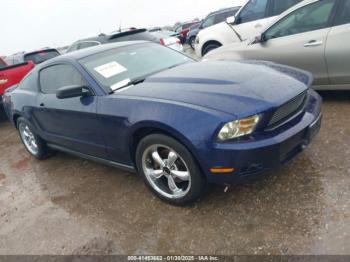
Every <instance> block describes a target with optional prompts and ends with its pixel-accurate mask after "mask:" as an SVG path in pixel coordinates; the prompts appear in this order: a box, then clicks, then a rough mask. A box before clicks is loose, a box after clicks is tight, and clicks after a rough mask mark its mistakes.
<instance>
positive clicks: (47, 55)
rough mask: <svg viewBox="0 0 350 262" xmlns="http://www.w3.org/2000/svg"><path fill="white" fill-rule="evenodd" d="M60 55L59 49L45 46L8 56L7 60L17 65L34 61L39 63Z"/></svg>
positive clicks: (10, 63)
mask: <svg viewBox="0 0 350 262" xmlns="http://www.w3.org/2000/svg"><path fill="white" fill-rule="evenodd" d="M59 55H61V54H60V52H58V51H57V49H54V48H43V49H40V50H36V51H33V52H27V53H26V52H23V53H18V54H15V55H11V56H8V57H6V62H7V63H8V64H9V65H16V64H21V63H25V62H29V61H32V62H33V63H34V64H36V65H38V64H41V63H43V62H45V61H47V60H49V59H52V58H54V57H56V56H59Z"/></svg>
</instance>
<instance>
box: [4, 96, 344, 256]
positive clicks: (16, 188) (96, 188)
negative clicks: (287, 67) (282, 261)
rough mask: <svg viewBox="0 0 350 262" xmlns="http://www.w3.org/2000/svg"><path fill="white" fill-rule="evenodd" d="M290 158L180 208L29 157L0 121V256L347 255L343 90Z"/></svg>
mask: <svg viewBox="0 0 350 262" xmlns="http://www.w3.org/2000/svg"><path fill="white" fill-rule="evenodd" d="M322 95H323V97H324V106H323V112H324V121H323V127H322V130H321V133H320V134H319V136H317V137H316V139H315V140H314V142H313V143H312V145H311V146H310V147H309V148H308V149H307V150H306V151H305V152H304V153H303V154H301V155H300V156H299V157H297V158H296V159H295V160H294V161H292V162H291V163H289V164H288V165H287V166H285V167H283V168H282V169H280V170H277V171H275V172H272V173H270V174H269V175H268V176H265V177H264V178H262V179H260V180H258V181H254V182H250V183H247V184H244V185H239V186H235V187H231V188H230V190H229V191H228V192H227V193H224V191H223V188H221V187H213V188H211V189H210V191H209V193H208V195H207V196H206V197H205V198H204V199H203V200H202V201H201V202H199V203H196V204H194V205H193V206H190V207H185V208H180V207H174V206H170V205H168V204H166V203H163V202H161V201H160V200H158V199H157V198H156V197H154V196H153V195H152V194H151V193H150V192H149V191H148V190H147V189H146V187H145V186H144V185H143V183H142V181H141V179H140V178H139V177H137V176H136V175H133V174H129V173H126V172H122V171H119V170H117V169H115V168H111V167H106V166H103V165H100V164H96V163H94V162H90V161H86V160H82V159H79V158H75V157H72V156H70V155H66V154H63V153H57V154H56V155H55V156H53V157H51V158H50V159H48V160H46V161H37V160H35V159H33V158H32V157H30V156H29V155H28V153H27V152H26V151H25V149H24V147H23V146H22V144H21V143H20V140H19V137H18V135H17V132H16V130H15V129H14V128H13V127H12V126H11V125H10V123H8V122H2V123H0V152H1V155H0V254H217V255H219V254H236V255H238V254H350V200H349V197H350V121H349V116H350V92H335V93H322Z"/></svg>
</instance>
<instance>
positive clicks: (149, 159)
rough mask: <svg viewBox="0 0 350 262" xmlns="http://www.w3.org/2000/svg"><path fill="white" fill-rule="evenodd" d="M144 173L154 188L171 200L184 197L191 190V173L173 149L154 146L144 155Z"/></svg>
mask: <svg viewBox="0 0 350 262" xmlns="http://www.w3.org/2000/svg"><path fill="white" fill-rule="evenodd" d="M142 168H143V172H144V174H145V176H146V178H147V180H148V182H149V183H150V184H151V186H152V188H153V189H154V190H156V191H157V192H158V193H159V194H161V195H163V196H164V197H167V198H170V199H179V198H182V197H184V196H185V195H186V194H187V193H188V192H189V191H190V189H191V175H190V171H189V169H188V167H187V165H186V163H185V161H184V160H183V159H182V158H181V156H180V155H179V154H178V153H176V152H175V151H174V150H173V149H172V148H170V147H168V146H165V145H152V146H150V147H148V148H147V149H146V150H145V151H144V152H143V155H142Z"/></svg>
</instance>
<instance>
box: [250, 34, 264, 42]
mask: <svg viewBox="0 0 350 262" xmlns="http://www.w3.org/2000/svg"><path fill="white" fill-rule="evenodd" d="M265 42H266V37H265V34H260V35H257V36H255V37H254V39H253V44H258V43H261V44H262V43H265Z"/></svg>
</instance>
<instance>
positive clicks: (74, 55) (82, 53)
mask: <svg viewBox="0 0 350 262" xmlns="http://www.w3.org/2000/svg"><path fill="white" fill-rule="evenodd" d="M142 43H151V42H148V41H125V42H117V43H110V44H105V45H98V46H93V47H89V48H84V49H81V50H78V51H74V52H71V53H66V54H64V55H61V56H58V57H55V58H52V59H50V60H49V61H50V62H55V61H59V60H62V59H65V58H67V59H74V60H79V59H82V58H84V57H87V56H90V55H94V54H96V53H100V52H104V51H108V50H111V49H115V48H120V47H125V46H131V45H135V44H142Z"/></svg>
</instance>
